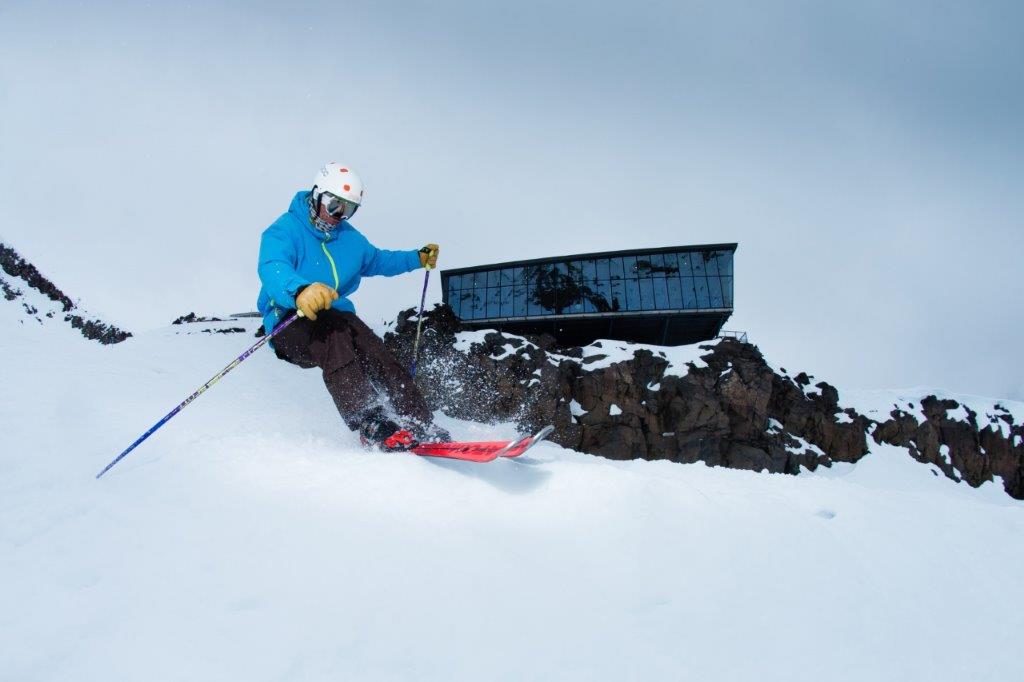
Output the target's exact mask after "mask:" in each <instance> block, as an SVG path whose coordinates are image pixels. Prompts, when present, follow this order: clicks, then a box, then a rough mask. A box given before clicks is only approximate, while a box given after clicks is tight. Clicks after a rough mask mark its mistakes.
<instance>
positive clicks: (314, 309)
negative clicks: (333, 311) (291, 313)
mask: <svg viewBox="0 0 1024 682" xmlns="http://www.w3.org/2000/svg"><path fill="white" fill-rule="evenodd" d="M337 300H338V292H337V291H335V290H334V289H332V288H330V287H329V286H327V285H326V284H322V283H320V282H317V283H316V284H310V285H309V286H307V287H306V288H305V289H303V290H302V291H301V292H300V293H299V295H298V296H296V297H295V306H296V307H297V308H298V309H299V310H300V311H302V314H303V315H304V316H306V317H307V318H309V319H310V320H312V321H314V322H315V321H316V314H317V313H319V312H322V311H324V310H328V309H329V308H330V307H331V304H332V303H334V302H335V301H337Z"/></svg>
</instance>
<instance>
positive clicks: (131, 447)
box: [96, 310, 303, 478]
mask: <svg viewBox="0 0 1024 682" xmlns="http://www.w3.org/2000/svg"><path fill="white" fill-rule="evenodd" d="M302 316H303V315H302V311H301V310H297V311H295V312H294V313H292V314H291V315H290V316H289V317H288V318H287V319H285V320H284V321H282V322H281V323H280V324H278V325H277V326H276V327H274V329H273V330H272V331H271V332H270V333H269V334H267V335H266V336H264V337H263V338H262V339H260V340H259V341H257V342H256V343H254V344H253V345H252V346H250V347H249V349H248V350H247V351H245V352H244V353H242V354H241V355H239V356H238V357H237V358H235V359H234V360H233V361H232V362H231V364H229V365H228V366H227V367H225V368H224V369H222V370H221V371H219V372H217V374H215V375H214V376H213V378H212V379H210V380H209V381H207V382H206V383H205V384H203V385H202V386H200V387H199V390H198V391H196V392H195V393H193V394H192V395H190V396H189V397H187V398H185V401H184V402H182V403H181V405H178V406H177V407H175V408H174V409H173V410H171V411H170V412H168V413H167V415H166V416H165V417H164V418H163V419H161V420H160V421H158V422H157V423H156V424H154V425H153V427H152V428H151V429H150V430H149V431H146V432H145V433H144V434H142V436H141V437H140V438H139V439H138V440H137V441H135V442H134V443H132V444H131V445H129V446H128V449H127V450H125V451H124V452H122V453H121V454H120V455H118V456H117V457H115V458H114V461H112V462H111V463H110V464H108V465H107V466H105V467H103V471H101V472H99V473H98V474H96V478H99V477H100V476H102V475H103V474H105V473H107V472H108V471H110V469H111V468H112V467H113V466H114V465H115V464H117V463H118V462H120V461H121V460H122V459H124V458H125V456H126V455H127V454H128V453H129V452H131V451H132V450H134V449H135V448H136V447H138V446H139V444H140V443H142V441H144V440H146V439H147V438H149V437H150V436H151V435H153V432H154V431H156V430H157V429H159V428H160V427H161V426H163V425H164V424H166V423H167V422H168V421H170V420H171V417H173V416H174V415H176V414H178V413H179V412H181V411H182V410H183V409H184V408H185V407H187V406H188V404H189V403H190V402H192V401H193V400H195V399H196V398H198V397H199V396H200V395H202V394H203V393H204V392H205V391H206V389H208V388H210V386H213V385H214V384H215V383H217V382H218V381H220V379H221V377H223V376H224V375H225V374H227V373H228V372H230V371H231V370H233V369H234V368H235V367H237V366H238V365H240V364H242V361H243V360H245V359H246V358H247V357H249V356H250V355H252V354H253V353H255V352H256V351H258V350H259V349H260V348H261V347H262V346H263V344H265V343H266V342H267V341H269V340H270V339H272V338H274V337H275V336H277V334H278V333H280V332H281V330H283V329H284V328H285V327H287V326H288V325H290V324H291V323H292V322H294V321H295V320H296V319H298V318H300V317H302Z"/></svg>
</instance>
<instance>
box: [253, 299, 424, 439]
mask: <svg viewBox="0 0 1024 682" xmlns="http://www.w3.org/2000/svg"><path fill="white" fill-rule="evenodd" d="M272 343H273V345H274V351H275V352H276V353H277V357H279V358H281V359H283V360H287V361H288V362H291V363H292V364H295V365H298V366H299V367H305V368H312V367H319V368H320V369H321V370H323V376H324V384H326V385H327V392H328V393H330V394H331V397H332V398H333V399H334V404H335V406H337V408H338V412H339V413H341V417H342V419H344V420H345V423H346V424H347V425H348V427H349V428H350V429H352V430H353V431H356V430H358V429H359V425H360V423H361V422H362V420H363V419H364V418H366V417H367V416H368V415H369V414H370V413H372V412H373V411H374V410H375V409H376V410H379V409H380V403H379V400H378V398H377V390H376V389H377V388H379V389H380V390H381V391H382V392H383V393H384V395H386V396H387V398H388V400H390V401H391V405H392V406H393V407H394V408H395V410H396V411H397V412H398V413H399V415H401V416H402V417H405V418H411V419H413V420H415V421H416V422H419V424H421V425H423V426H429V425H430V423H431V422H432V421H433V414H431V412H430V408H429V407H428V406H427V402H426V400H424V399H423V394H421V393H420V391H419V389H418V388H416V383H415V382H414V381H413V378H412V375H411V374H409V369H408V368H406V367H404V366H402V365H401V364H400V363H399V362H398V360H397V359H396V358H395V356H394V355H392V354H391V353H390V352H389V351H388V349H387V348H385V347H384V342H383V341H382V340H381V338H380V337H379V336H377V335H376V334H374V333H373V330H372V329H370V328H369V327H367V326H366V324H365V323H364V322H363V321H362V320H360V319H359V318H358V317H356V315H355V313H349V312H340V311H337V310H326V311H324V312H322V313H319V314H318V315H317V316H316V322H311V321H310V320H308V319H306V318H304V317H300V318H299V319H297V320H296V321H295V322H293V323H292V324H291V325H289V326H288V327H287V328H285V329H284V330H282V331H281V332H280V333H279V334H278V335H277V336H275V337H274V340H273V342H272Z"/></svg>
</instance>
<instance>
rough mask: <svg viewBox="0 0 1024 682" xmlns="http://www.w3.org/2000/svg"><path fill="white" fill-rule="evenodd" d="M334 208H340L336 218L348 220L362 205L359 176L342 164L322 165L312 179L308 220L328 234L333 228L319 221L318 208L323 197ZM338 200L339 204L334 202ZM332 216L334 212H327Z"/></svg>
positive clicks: (361, 187) (361, 189) (322, 201)
mask: <svg viewBox="0 0 1024 682" xmlns="http://www.w3.org/2000/svg"><path fill="white" fill-rule="evenodd" d="M325 193H326V194H327V195H329V196H328V197H327V199H328V201H330V202H331V203H332V204H334V205H335V206H340V207H343V208H339V211H340V212H339V213H338V217H339V218H344V219H346V220H348V219H349V218H351V217H352V215H353V214H354V213H355V212H356V209H357V208H359V206H361V205H362V203H363V181H362V179H361V178H360V177H359V174H358V173H356V172H355V171H354V170H352V169H351V168H349V167H348V165H346V164H344V163H337V162H331V163H328V164H324V165H323V166H322V167H321V168H320V170H319V171H318V172H317V174H316V178H314V179H313V191H312V192H311V193H310V196H309V199H310V201H309V210H310V219H312V221H313V223H314V224H315V225H316V226H317V227H318V228H319V229H321V230H324V231H325V232H329V231H330V230H331V229H332V228H333V227H334V226H333V225H330V224H328V223H326V222H324V221H323V220H321V219H320V207H321V205H323V204H324V199H325V196H324V194H325ZM336 199H340V200H341V201H340V202H337V201H335V200H336ZM329 213H331V214H332V215H333V214H334V213H335V211H332V210H329Z"/></svg>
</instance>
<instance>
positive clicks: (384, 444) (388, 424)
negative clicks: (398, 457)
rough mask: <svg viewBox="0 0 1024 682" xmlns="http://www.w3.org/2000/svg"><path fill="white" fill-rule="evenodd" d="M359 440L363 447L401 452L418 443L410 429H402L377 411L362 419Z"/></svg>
mask: <svg viewBox="0 0 1024 682" xmlns="http://www.w3.org/2000/svg"><path fill="white" fill-rule="evenodd" d="M359 442H360V443H362V444H363V445H364V446H365V447H371V448H376V449H378V450H382V451H384V452H402V451H405V450H410V449H412V448H414V447H416V446H417V445H418V444H419V441H418V440H417V439H416V437H415V436H413V434H412V432H411V431H409V430H408V429H403V428H402V427H401V426H399V425H398V424H397V423H395V422H393V421H392V420H390V419H388V418H387V417H385V416H384V415H383V414H381V413H379V412H377V413H371V414H370V415H368V416H367V417H366V418H365V419H363V422H362V424H361V425H360V426H359Z"/></svg>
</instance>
